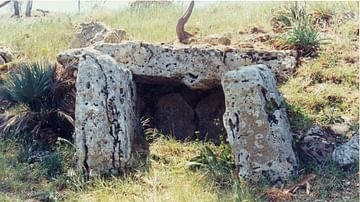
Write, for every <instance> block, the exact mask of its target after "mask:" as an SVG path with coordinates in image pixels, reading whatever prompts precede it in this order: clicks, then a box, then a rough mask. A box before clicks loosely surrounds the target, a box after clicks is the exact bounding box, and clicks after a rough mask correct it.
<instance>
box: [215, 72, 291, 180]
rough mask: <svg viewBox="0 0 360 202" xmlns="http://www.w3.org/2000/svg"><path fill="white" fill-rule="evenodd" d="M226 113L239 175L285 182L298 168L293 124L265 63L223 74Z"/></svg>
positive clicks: (226, 122)
mask: <svg viewBox="0 0 360 202" xmlns="http://www.w3.org/2000/svg"><path fill="white" fill-rule="evenodd" d="M221 83H222V86H223V90H224V94H225V106H226V111H225V113H224V116H223V122H224V126H225V129H226V132H227V135H228V140H229V142H230V145H231V147H232V150H233V152H234V154H235V163H236V165H237V166H238V168H239V175H240V176H242V177H244V178H245V179H248V180H254V181H256V180H258V179H259V178H261V177H265V178H267V179H268V180H270V181H271V182H280V183H282V182H284V181H286V180H287V179H288V178H289V177H290V176H291V175H293V174H294V173H295V171H296V167H297V161H296V158H295V155H294V151H293V148H292V137H291V134H290V125H289V121H288V119H287V115H286V111H285V108H284V107H283V104H282V103H283V98H282V96H281V95H280V94H279V92H278V90H277V88H276V82H275V79H274V77H273V75H272V73H271V71H270V70H269V69H268V68H267V67H266V66H265V65H252V66H245V67H240V68H239V69H238V70H234V71H229V72H227V73H225V75H224V76H223V78H222V82H221Z"/></svg>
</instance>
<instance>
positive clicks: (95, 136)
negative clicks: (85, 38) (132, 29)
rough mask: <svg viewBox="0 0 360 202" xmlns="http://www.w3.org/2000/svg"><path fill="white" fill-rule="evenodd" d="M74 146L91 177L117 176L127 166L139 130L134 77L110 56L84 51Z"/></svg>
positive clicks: (76, 108)
mask: <svg viewBox="0 0 360 202" xmlns="http://www.w3.org/2000/svg"><path fill="white" fill-rule="evenodd" d="M78 69H79V72H78V75H77V81H76V89H77V93H76V106H75V119H76V121H75V134H76V135H75V143H76V150H77V157H78V165H79V167H80V168H82V169H83V170H84V171H85V173H87V174H89V175H102V174H109V173H110V174H118V173H119V171H121V169H122V168H123V167H125V166H127V164H128V162H129V160H130V155H131V140H132V138H133V136H134V131H135V129H136V127H137V121H138V117H136V114H135V98H136V92H135V91H136V89H135V84H134V82H133V78H132V73H131V72H130V71H129V70H128V69H122V68H121V67H120V66H119V65H118V64H116V62H115V61H114V60H113V59H112V58H111V57H110V56H107V55H104V54H102V53H100V52H97V51H84V52H83V54H82V56H81V57H80V60H79V64H78Z"/></svg>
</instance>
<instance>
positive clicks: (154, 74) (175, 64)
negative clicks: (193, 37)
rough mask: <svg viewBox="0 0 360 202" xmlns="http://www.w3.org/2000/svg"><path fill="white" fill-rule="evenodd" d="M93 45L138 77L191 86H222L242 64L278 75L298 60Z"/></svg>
mask: <svg viewBox="0 0 360 202" xmlns="http://www.w3.org/2000/svg"><path fill="white" fill-rule="evenodd" d="M94 49H96V50H98V51H101V52H103V53H105V54H107V55H110V56H112V57H113V58H115V60H116V61H117V63H119V64H122V65H123V66H124V68H128V69H130V70H131V71H132V72H133V74H134V75H136V79H137V80H138V81H139V80H146V81H150V82H151V81H153V82H154V81H155V82H156V81H159V80H170V81H172V82H178V83H183V84H185V85H186V86H188V87H189V88H191V89H211V88H213V87H216V86H219V84H220V82H221V77H222V75H223V74H224V73H225V72H227V71H230V70H234V69H237V68H238V67H241V66H246V65H251V64H265V65H267V66H268V67H269V68H271V69H272V71H273V73H274V74H275V75H278V74H279V75H280V74H281V73H282V72H283V71H284V69H294V68H295V66H296V64H297V59H296V53H295V52H292V51H276V52H266V51H253V50H252V51H240V50H238V49H232V48H227V49H226V50H221V49H218V48H214V47H208V46H196V47H190V46H185V45H183V46H176V47H173V46H168V45H160V44H148V43H143V42H125V43H120V44H104V43H102V44H97V45H95V47H94ZM77 52H79V50H69V51H66V52H64V53H60V54H59V55H58V58H57V59H58V62H59V63H60V64H63V63H66V61H76V57H77ZM63 65H64V64H63ZM64 66H65V65H64Z"/></svg>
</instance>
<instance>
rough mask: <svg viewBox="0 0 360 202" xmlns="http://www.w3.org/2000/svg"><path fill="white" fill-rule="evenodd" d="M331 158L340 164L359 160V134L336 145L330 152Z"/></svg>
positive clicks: (343, 164)
mask: <svg viewBox="0 0 360 202" xmlns="http://www.w3.org/2000/svg"><path fill="white" fill-rule="evenodd" d="M332 159H333V160H334V161H336V162H338V163H339V164H340V165H341V166H346V165H350V164H353V163H355V162H359V134H356V135H354V136H353V137H352V138H351V139H350V140H349V141H348V142H346V143H344V144H343V145H341V146H339V147H337V148H336V149H335V150H334V151H333V153H332Z"/></svg>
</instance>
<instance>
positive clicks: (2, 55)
mask: <svg viewBox="0 0 360 202" xmlns="http://www.w3.org/2000/svg"><path fill="white" fill-rule="evenodd" d="M12 57H13V55H12V53H11V50H10V49H9V48H6V47H2V46H0V65H3V64H5V63H8V62H11V60H12Z"/></svg>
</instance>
